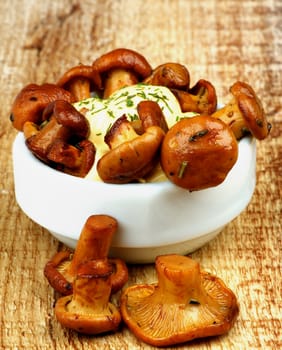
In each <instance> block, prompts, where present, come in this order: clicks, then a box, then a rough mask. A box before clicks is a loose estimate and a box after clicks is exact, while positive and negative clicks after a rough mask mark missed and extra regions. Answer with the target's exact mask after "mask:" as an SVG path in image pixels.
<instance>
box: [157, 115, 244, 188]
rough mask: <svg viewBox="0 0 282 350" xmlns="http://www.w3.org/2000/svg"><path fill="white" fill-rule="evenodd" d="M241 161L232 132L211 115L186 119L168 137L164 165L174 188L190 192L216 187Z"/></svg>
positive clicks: (163, 144)
mask: <svg viewBox="0 0 282 350" xmlns="http://www.w3.org/2000/svg"><path fill="white" fill-rule="evenodd" d="M237 158H238V143H237V140H236V138H235V136H234V134H233V132H232V131H231V129H230V128H229V127H228V126H227V125H226V124H225V123H224V122H222V121H220V120H218V119H215V118H213V117H210V116H204V115H200V116H195V117H192V118H184V119H182V120H180V121H179V122H178V123H176V124H175V125H174V126H173V127H172V128H171V129H170V130H169V131H168V132H167V133H166V135H165V138H164V141H163V143H162V148H161V166H162V169H163V171H164V172H165V174H166V176H167V177H168V179H169V180H170V181H172V182H173V183H174V184H175V185H177V186H180V187H182V188H184V189H187V190H189V191H196V190H201V189H205V188H208V187H213V186H217V185H219V184H220V183H222V182H223V181H224V179H225V178H226V176H227V174H228V173H229V171H230V170H231V169H232V167H233V166H234V164H235V163H236V161H237Z"/></svg>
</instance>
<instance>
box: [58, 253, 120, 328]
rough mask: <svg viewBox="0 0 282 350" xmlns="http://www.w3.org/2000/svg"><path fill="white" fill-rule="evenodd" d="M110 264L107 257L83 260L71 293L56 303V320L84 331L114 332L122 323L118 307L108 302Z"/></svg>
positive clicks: (111, 267) (110, 274)
mask: <svg viewBox="0 0 282 350" xmlns="http://www.w3.org/2000/svg"><path fill="white" fill-rule="evenodd" d="M112 274H113V265H112V264H110V262H109V261H107V260H106V259H95V260H90V261H87V262H84V263H82V264H81V265H80V266H79V267H78V269H77V272H76V277H75V279H74V282H73V294H72V295H67V296H64V297H61V298H59V299H58V300H57V302H56V305H55V315H56V318H57V320H58V321H59V322H60V323H61V324H62V325H63V326H64V327H67V328H70V329H73V330H75V331H77V332H79V333H83V334H101V333H106V332H111V331H113V332H114V331H117V329H118V327H119V324H120V322H121V315H120V312H119V310H118V308H117V307H116V306H115V305H114V304H113V303H111V302H110V296H111V290H112V279H111V276H112Z"/></svg>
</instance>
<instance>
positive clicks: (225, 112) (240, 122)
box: [212, 98, 250, 140]
mask: <svg viewBox="0 0 282 350" xmlns="http://www.w3.org/2000/svg"><path fill="white" fill-rule="evenodd" d="M212 116H213V117H214V118H217V119H220V120H222V121H223V122H224V123H225V124H227V125H229V126H230V128H231V129H232V131H233V133H234V135H235V137H236V139H237V140H240V139H241V138H242V137H243V136H244V135H246V134H249V133H250V131H249V129H248V128H247V126H246V122H245V120H244V118H243V116H242V113H241V112H240V109H239V107H238V105H237V103H236V100H235V99H234V98H233V99H231V101H229V103H227V104H226V105H225V106H224V107H222V108H220V109H218V110H217V111H216V112H214V113H213V114H212Z"/></svg>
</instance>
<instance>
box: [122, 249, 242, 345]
mask: <svg viewBox="0 0 282 350" xmlns="http://www.w3.org/2000/svg"><path fill="white" fill-rule="evenodd" d="M156 270H157V274H158V283H157V284H151V285H146V284H140V285H133V286H129V287H128V288H127V289H125V290H124V291H123V293H122V296H121V300H120V305H121V314H122V317H123V320H124V321H125V323H126V324H127V326H128V327H129V329H130V330H131V331H132V332H133V333H134V334H135V336H136V337H137V338H139V339H141V340H142V341H144V342H146V343H148V344H150V345H153V346H171V345H175V344H179V343H183V342H187V341H190V340H192V339H195V338H202V337H208V336H214V335H220V334H224V333H226V332H228V331H229V330H230V328H231V327H232V326H233V324H234V322H235V319H236V316H237V314H238V311H239V308H238V304H237V300H236V297H235V295H234V293H233V292H232V291H231V290H230V289H229V288H227V286H226V285H225V284H224V282H223V281H222V280H221V279H219V278H218V277H216V276H214V275H211V274H209V273H207V272H205V271H201V270H200V266H199V264H198V263H197V262H196V261H194V260H192V259H190V258H188V257H186V256H180V255H176V254H171V255H167V256H159V257H157V259H156Z"/></svg>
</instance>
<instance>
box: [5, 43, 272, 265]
mask: <svg viewBox="0 0 282 350" xmlns="http://www.w3.org/2000/svg"><path fill="white" fill-rule="evenodd" d="M230 91H231V95H232V98H231V101H230V103H229V104H227V105H226V106H221V107H218V103H217V96H216V91H215V88H214V86H213V85H212V84H211V83H210V82H208V81H206V80H203V79H200V80H199V81H198V82H197V83H196V84H195V85H194V86H193V87H190V75H189V71H188V70H187V69H186V68H185V67H184V66H183V65H180V64H177V63H167V64H163V65H160V66H158V67H156V68H155V69H152V68H151V66H150V64H149V63H148V62H147V60H146V59H145V58H144V57H143V56H142V55H140V54H139V53H137V52H135V51H132V50H128V49H116V50H113V51H111V52H109V53H107V54H105V55H103V56H101V57H99V58H98V59H96V60H95V61H94V62H93V64H92V65H90V66H84V65H80V66H77V67H74V68H72V69H70V70H69V71H67V72H66V73H65V74H64V75H63V76H62V77H61V78H60V79H59V80H58V82H57V83H56V84H43V85H36V84H30V85H28V86H26V87H24V88H23V89H22V91H20V93H19V94H18V96H17V97H16V98H15V101H14V104H13V106H12V114H11V121H12V123H13V126H14V127H15V128H16V129H17V130H19V134H18V135H17V136H16V139H15V142H14V145H13V166H14V180H15V194H16V199H17V202H18V204H19V206H20V207H21V208H22V210H23V211H24V212H25V213H26V214H27V215H28V216H29V217H30V218H31V219H32V220H34V221H35V222H36V223H38V224H40V225H41V226H43V227H44V228H46V229H47V230H49V231H50V232H51V233H52V235H54V236H55V237H56V238H57V239H59V240H60V241H62V242H63V243H65V244H66V245H67V246H69V247H71V248H74V247H75V246H76V243H77V240H78V237H79V234H80V231H81V228H82V227H83V224H84V222H85V220H86V219H87V217H89V216H90V215H93V214H107V215H111V216H112V217H114V218H116V219H117V220H118V222H119V228H118V232H117V234H116V235H115V237H114V239H113V242H112V245H111V249H110V254H111V255H112V256H116V257H119V258H122V259H124V260H125V261H126V262H129V263H147V262H153V261H154V260H155V257H156V256H158V255H161V254H172V253H173V254H187V253H189V252H192V251H194V250H196V249H198V248H199V247H201V246H202V245H204V244H205V243H206V242H208V241H209V240H211V239H212V238H214V237H215V236H216V235H217V234H218V233H219V232H220V231H221V230H222V229H223V227H224V226H225V225H227V224H228V223H229V222H230V221H231V220H233V219H234V218H235V217H236V216H237V215H239V214H240V212H242V210H244V209H245V207H246V206H247V204H248V203H249V202H250V200H251V197H252V194H253V191H254V188H255V182H256V175H255V172H256V139H260V140H262V139H264V138H265V137H267V135H268V133H269V130H270V124H269V123H268V122H267V121H266V119H265V114H264V111H263V108H262V106H261V103H260V100H259V99H258V97H257V96H256V94H255V92H254V91H253V89H252V88H251V86H249V85H248V84H246V83H243V82H236V83H235V84H234V85H233V86H232V87H231V88H230Z"/></svg>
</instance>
